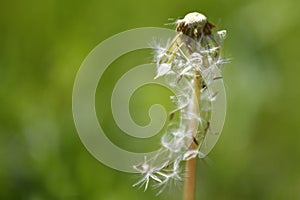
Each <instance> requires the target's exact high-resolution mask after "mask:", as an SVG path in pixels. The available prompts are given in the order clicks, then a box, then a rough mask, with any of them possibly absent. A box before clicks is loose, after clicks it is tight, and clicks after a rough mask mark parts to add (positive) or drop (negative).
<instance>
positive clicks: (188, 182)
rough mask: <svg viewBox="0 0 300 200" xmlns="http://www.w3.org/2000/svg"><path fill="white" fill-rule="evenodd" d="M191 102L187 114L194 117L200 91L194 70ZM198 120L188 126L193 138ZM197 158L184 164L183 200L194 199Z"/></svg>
mask: <svg viewBox="0 0 300 200" xmlns="http://www.w3.org/2000/svg"><path fill="white" fill-rule="evenodd" d="M193 81H194V82H193V87H194V88H193V90H194V95H193V100H192V103H191V104H190V106H189V112H191V113H193V115H194V116H197V115H199V104H200V89H201V74H200V72H199V71H196V70H195V75H194V80H193ZM198 126H199V120H197V119H192V120H191V122H190V125H189V130H190V132H191V133H192V136H193V138H197V133H198ZM197 148H198V147H197V145H196V144H195V142H193V141H192V142H191V145H190V147H189V150H195V149H197ZM196 161H197V157H195V158H192V159H189V160H187V161H186V164H185V170H186V173H185V181H184V193H183V199H184V200H194V199H195V189H196V171H197V170H196V169H197V162H196Z"/></svg>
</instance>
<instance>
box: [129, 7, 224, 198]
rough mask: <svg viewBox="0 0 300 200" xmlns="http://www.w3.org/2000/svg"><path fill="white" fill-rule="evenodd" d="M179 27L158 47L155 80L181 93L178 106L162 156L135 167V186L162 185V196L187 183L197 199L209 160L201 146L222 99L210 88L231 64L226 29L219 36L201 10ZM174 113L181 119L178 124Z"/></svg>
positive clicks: (190, 194) (176, 101)
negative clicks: (199, 163)
mask: <svg viewBox="0 0 300 200" xmlns="http://www.w3.org/2000/svg"><path fill="white" fill-rule="evenodd" d="M176 23H177V28H176V31H177V35H176V36H175V38H174V39H173V40H171V41H170V42H169V44H168V45H167V47H166V48H163V47H160V48H158V50H157V56H156V58H155V60H156V62H157V74H156V76H155V79H157V78H165V81H166V82H167V84H169V86H170V87H172V88H174V89H176V91H178V94H176V95H175V96H172V97H171V101H172V102H173V103H174V104H175V106H176V108H175V109H174V110H173V111H172V112H171V113H170V124H169V125H168V126H167V128H166V132H165V133H164V135H163V136H162V138H161V146H162V147H161V149H160V150H159V151H158V153H157V155H155V156H154V157H150V158H145V160H144V162H142V163H140V164H138V165H136V166H134V168H135V169H136V170H137V171H138V172H139V173H141V174H142V178H141V179H140V180H139V181H138V182H137V183H135V184H134V185H133V186H137V185H140V186H144V187H145V190H146V189H147V188H148V187H149V184H150V182H151V181H153V182H154V186H155V188H157V187H161V190H160V191H159V193H160V192H162V190H163V189H164V188H165V187H166V186H167V185H168V183H170V182H180V181H182V180H184V182H185V183H184V199H185V200H193V199H194V190H195V175H196V174H195V173H196V159H197V158H204V157H205V155H204V154H203V153H202V152H201V148H202V147H203V145H205V144H204V141H205V137H206V135H207V133H208V132H209V128H210V120H211V119H210V118H211V112H212V107H211V104H212V102H213V101H215V99H216V97H217V95H218V93H217V92H214V91H213V92H210V91H209V90H208V89H207V88H208V87H209V85H210V84H211V83H212V82H214V81H215V80H217V79H219V78H222V65H223V64H224V63H225V62H226V60H224V59H222V58H221V56H220V51H221V45H222V42H223V40H224V39H225V36H226V31H225V30H222V31H219V32H217V33H215V34H213V33H212V29H213V28H214V27H215V26H214V25H213V24H211V23H210V22H208V20H207V18H206V17H205V16H204V15H203V14H200V13H197V12H193V13H189V14H187V15H186V16H185V17H184V18H183V19H180V20H177V21H176ZM174 115H178V116H179V119H178V120H174V119H173V117H174ZM183 164H185V167H183ZM183 169H185V170H184V171H185V173H183Z"/></svg>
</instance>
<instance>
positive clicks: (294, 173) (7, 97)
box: [0, 0, 300, 200]
mask: <svg viewBox="0 0 300 200" xmlns="http://www.w3.org/2000/svg"><path fill="white" fill-rule="evenodd" d="M299 5H300V4H299V2H298V1H296V0H287V1H279V0H273V1H272V0H252V1H237V0H235V1H225V0H212V1H196V0H191V1H183V0H180V1H179V0H176V1H171V0H166V1H159V0H153V1H144V0H143V1H136V0H127V1H102V0H100V1H99V0H98V1H96V0H92V1H85V2H84V1H77V0H72V1H71V0H62V1H58V0H44V1H32V0H29V1H4V0H2V1H0V102H1V103H0V154H1V157H0V199H24V200H27V199H28V200H29V199H30V200H39V199H91V200H96V199H100V200H102V199H105V200H118V199H130V200H135V199H170V198H171V197H170V196H169V194H170V193H172V192H170V191H166V192H165V193H164V194H163V195H161V196H159V197H156V196H155V193H156V191H152V190H149V191H147V192H143V191H142V190H138V189H137V188H132V187H131V185H132V184H133V183H134V182H135V181H136V180H137V178H138V177H137V176H135V175H132V174H125V173H122V172H118V171H115V170H113V169H110V168H108V167H106V166H105V165H103V164H101V163H100V162H98V161H97V160H96V159H94V158H93V157H92V156H91V155H90V154H89V153H88V151H87V150H86V149H85V147H84V146H83V144H82V143H81V141H80V139H79V137H78V135H77V133H76V129H75V126H74V123H73V118H72V107H71V104H72V102H71V100H72V86H73V82H74V79H75V76H76V72H77V70H78V69H79V66H80V64H81V62H82V61H83V60H84V58H85V57H86V56H87V54H88V53H89V52H90V51H91V50H92V49H93V48H94V47H95V46H96V45H97V44H98V43H100V42H101V41H103V40H105V39H106V38H108V37H110V36H112V35H114V34H116V33H119V32H121V31H125V30H128V29H132V28H137V27H147V26H153V27H169V28H174V27H173V26H165V25H164V24H166V23H170V21H169V20H168V18H173V20H174V19H177V17H183V16H184V15H185V14H186V13H188V12H190V11H200V12H203V13H204V14H206V15H207V17H208V18H209V20H210V21H211V22H213V23H215V24H216V25H217V27H218V29H227V30H228V38H227V39H226V42H225V44H224V56H225V57H228V58H231V62H230V64H227V65H226V68H225V69H224V79H225V82H226V88H227V95H228V99H227V100H228V107H227V109H228V112H227V118H226V123H225V127H224V131H223V133H222V136H221V138H220V140H219V142H218V143H217V145H216V147H215V149H214V150H213V151H212V152H211V154H210V155H209V158H208V159H209V163H210V164H209V165H207V164H205V163H204V162H199V173H198V185H197V195H198V197H199V199H206V200H208V199H212V200H216V199H222V200H224V199H230V200H232V199H238V200H239V199H243V200H247V199H249V200H253V199H262V200H266V199H272V200H277V199H278V200H279V199H284V200H285V199H300V173H299V169H300V159H299V155H300V147H299V146H300V145H299V144H300V134H299V133H300V121H299V116H298V112H299V111H300V110H299V106H298V105H297V103H299V102H300V90H299V89H298V86H299V84H300V81H299V80H300V79H299V73H300V68H299V63H298V62H299V60H298V59H299V58H298V56H299V55H298V53H299V50H298V48H299V41H300V37H299V35H298V34H300V23H299V21H300V15H299V11H298V6H299ZM140 53H141V54H140V55H145V57H146V60H147V59H148V61H149V58H150V59H151V53H150V52H149V51H148V52H147V51H146V52H140ZM137 54H139V52H137ZM128 56H129V57H128V58H127V61H126V63H127V65H126V66H124V67H123V68H119V69H118V68H117V67H118V66H117V63H115V64H114V66H115V68H113V67H112V69H110V70H111V71H110V70H108V71H107V72H106V76H104V80H102V81H100V83H99V88H101V87H102V90H100V89H99V90H98V93H97V111H98V113H97V114H98V117H99V121H100V123H102V124H105V127H106V129H107V130H109V131H110V132H111V133H112V135H111V136H109V137H110V138H111V139H112V141H114V142H115V143H116V144H118V145H119V146H121V147H124V148H128V150H133V149H130V148H131V146H130V145H128V142H130V141H129V140H128V138H127V139H126V138H123V137H124V136H122V134H123V133H122V132H121V131H120V130H119V129H118V127H117V126H116V125H115V123H114V121H113V118H112V115H111V113H110V109H109V107H110V106H109V105H108V104H109V101H108V100H106V99H103V98H102V97H107V96H108V97H109V95H110V94H111V89H112V88H113V84H114V83H115V81H116V80H117V78H118V77H120V76H121V74H122V73H123V72H126V70H128V69H130V67H131V66H132V65H131V64H133V65H137V64H141V63H140V62H142V61H145V60H142V59H141V58H143V56H131V57H130V55H128ZM135 58H139V59H137V60H136V61H135ZM123 63H124V62H123ZM157 93H159V95H157ZM135 95H136V100H133V102H131V105H130V108H131V111H132V115H133V118H134V119H135V120H136V121H137V123H139V124H147V123H148V121H147V120H148V118H147V111H148V108H149V106H150V105H151V104H153V103H157V101H158V102H159V101H160V100H161V101H162V102H161V103H162V104H163V105H165V106H166V108H167V109H170V108H171V107H172V105H170V103H168V102H169V99H168V96H169V95H170V93H169V91H165V90H162V88H152V89H151V87H150V86H147V87H146V88H142V89H140V90H139V91H137V92H136V94H135ZM158 97H159V98H158ZM146 108H147V109H146ZM124 141H125V142H124ZM158 141H159V138H156V139H155V138H154V139H153V141H151V143H153V147H151V146H150V147H147V145H146V147H145V144H146V143H145V142H142V143H139V144H136V146H135V147H136V148H137V149H138V150H139V151H141V150H143V147H145V148H146V149H144V150H145V151H147V150H151V148H154V147H157V143H158ZM135 142H137V141H135ZM155 145H156V146H155ZM147 148H148V149H147ZM172 190H176V191H177V190H180V189H178V188H176V187H173V188H172ZM178 199H180V198H178Z"/></svg>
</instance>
